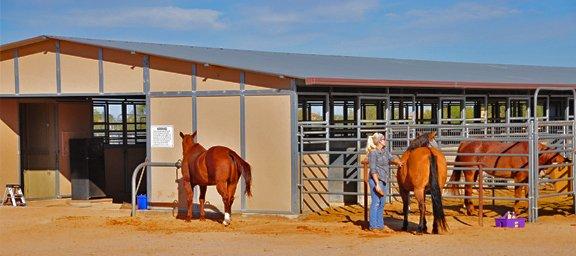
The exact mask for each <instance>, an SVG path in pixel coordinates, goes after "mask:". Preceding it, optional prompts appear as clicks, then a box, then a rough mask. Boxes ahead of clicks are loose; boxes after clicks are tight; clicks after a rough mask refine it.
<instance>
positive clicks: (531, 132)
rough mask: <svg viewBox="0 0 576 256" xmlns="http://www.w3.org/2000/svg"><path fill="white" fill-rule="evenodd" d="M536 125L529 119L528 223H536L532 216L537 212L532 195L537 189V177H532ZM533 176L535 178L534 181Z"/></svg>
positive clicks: (535, 165) (535, 167)
mask: <svg viewBox="0 0 576 256" xmlns="http://www.w3.org/2000/svg"><path fill="white" fill-rule="evenodd" d="M536 125H537V123H536V122H534V119H530V122H529V123H528V152H529V154H528V221H530V222H535V221H536V218H537V216H536V215H535V214H534V209H536V211H537V210H538V206H537V205H536V203H537V200H536V198H535V194H534V191H535V190H537V189H538V186H537V184H538V181H537V178H538V176H537V175H534V173H537V172H538V170H537V168H538V165H537V163H538V162H537V161H538V151H537V149H538V141H537V138H536V137H537V136H536V133H538V127H535V126H536ZM534 176H536V179H535V178H534ZM535 184H536V185H535Z"/></svg>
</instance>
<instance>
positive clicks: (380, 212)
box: [368, 177, 386, 229]
mask: <svg viewBox="0 0 576 256" xmlns="http://www.w3.org/2000/svg"><path fill="white" fill-rule="evenodd" d="M378 182H379V183H380V188H381V189H382V190H383V191H384V193H386V187H385V186H384V182H382V181H381V180H379V181H378ZM368 184H369V185H370V192H371V193H370V194H371V195H370V198H371V199H372V202H371V203H370V220H369V221H370V229H382V228H384V204H385V201H384V199H385V198H386V197H385V196H382V197H380V196H379V195H378V193H377V192H376V183H374V179H372V177H370V178H369V179H368Z"/></svg>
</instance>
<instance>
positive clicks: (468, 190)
mask: <svg viewBox="0 0 576 256" xmlns="http://www.w3.org/2000/svg"><path fill="white" fill-rule="evenodd" d="M475 177H476V175H475V172H472V173H470V172H469V171H464V180H466V182H474V181H475V180H476V179H475ZM464 195H465V196H467V197H468V196H472V184H466V185H464ZM464 205H465V206H466V214H468V216H473V215H476V209H474V203H472V200H471V199H469V198H466V199H464Z"/></svg>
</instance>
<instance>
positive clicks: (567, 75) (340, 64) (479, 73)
mask: <svg viewBox="0 0 576 256" xmlns="http://www.w3.org/2000/svg"><path fill="white" fill-rule="evenodd" d="M45 38H53V39H57V40H65V41H70V42H76V43H82V44H89V45H95V46H99V47H104V48H115V49H121V50H127V51H135V52H139V53H144V54H149V55H156V56H163V57H169V58H175V59H181V60H186V61H191V62H198V63H207V64H212V65H217V66H223V67H230V68H237V69H242V70H247V71H255V72H262V73H267V74H275V75H282V76H286V77H293V78H299V79H305V81H306V83H307V84H310V83H312V84H338V83H340V84H342V83H348V84H357V85H377V84H378V83H379V82H378V81H384V82H385V83H383V84H388V85H390V84H394V83H398V84H401V83H402V82H405V81H411V83H410V84H413V83H412V82H414V81H425V82H427V83H430V84H436V83H438V84H445V85H450V86H453V87H458V85H459V84H460V85H465V84H470V85H473V84H476V85H479V87H482V86H481V85H480V84H517V85H520V84H524V85H559V86H567V87H576V67H546V66H525V65H502V64H479V63H460V62H446V61H426V60H406V59H390V58H368V57H350V56H333V55H318V54H298V53H279V52H264V51H252V50H235V49H223V48H208V47H196V46H184V45H169V44H155V43H142V42H124V41H113V40H98V39H85V38H75V37H62V36H45ZM28 40H30V39H28ZM24 41H26V40H24ZM24 41H22V42H24ZM18 43H19V42H15V43H10V44H6V45H3V46H2V47H1V48H2V49H3V50H4V49H6V48H9V47H10V46H18V45H21V44H18ZM445 87H446V86H445ZM496 87H497V86H496ZM512 87H513V86H512Z"/></svg>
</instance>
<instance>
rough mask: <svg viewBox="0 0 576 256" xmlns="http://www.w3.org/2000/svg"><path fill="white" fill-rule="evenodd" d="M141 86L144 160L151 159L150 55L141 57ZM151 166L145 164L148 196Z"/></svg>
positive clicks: (150, 182) (150, 185)
mask: <svg viewBox="0 0 576 256" xmlns="http://www.w3.org/2000/svg"><path fill="white" fill-rule="evenodd" d="M142 81H143V83H142V87H143V89H144V94H145V96H146V108H145V109H146V161H151V160H152V137H151V136H150V135H151V134H150V133H151V125H152V120H151V116H152V113H151V112H152V111H151V109H150V57H149V56H148V55H145V56H144V58H143V59H142ZM150 170H151V167H150V166H149V165H147V166H146V194H147V197H148V198H150V196H151V191H152V173H151V171H150Z"/></svg>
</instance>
